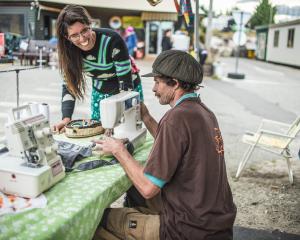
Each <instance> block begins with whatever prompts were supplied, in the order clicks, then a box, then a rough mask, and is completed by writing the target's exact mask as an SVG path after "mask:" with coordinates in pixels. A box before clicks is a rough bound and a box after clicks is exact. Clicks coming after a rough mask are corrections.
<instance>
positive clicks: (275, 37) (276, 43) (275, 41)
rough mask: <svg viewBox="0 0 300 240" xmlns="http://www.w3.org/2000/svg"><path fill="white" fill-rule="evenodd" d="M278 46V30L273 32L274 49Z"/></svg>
mask: <svg viewBox="0 0 300 240" xmlns="http://www.w3.org/2000/svg"><path fill="white" fill-rule="evenodd" d="M278 44H279V30H277V31H275V32H274V43H273V45H274V47H278Z"/></svg>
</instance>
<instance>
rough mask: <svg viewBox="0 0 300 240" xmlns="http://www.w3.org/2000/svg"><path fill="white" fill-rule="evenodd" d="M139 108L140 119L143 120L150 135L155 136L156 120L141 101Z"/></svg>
mask: <svg viewBox="0 0 300 240" xmlns="http://www.w3.org/2000/svg"><path fill="white" fill-rule="evenodd" d="M140 109H141V118H142V121H143V122H144V124H145V126H146V128H147V129H148V131H149V132H150V133H151V135H152V136H153V137H155V135H156V131H157V127H158V124H157V122H156V120H155V119H154V118H153V117H152V116H151V115H150V113H149V110H148V108H147V107H146V105H145V104H144V103H143V102H141V105H140Z"/></svg>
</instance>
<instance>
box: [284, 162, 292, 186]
mask: <svg viewBox="0 0 300 240" xmlns="http://www.w3.org/2000/svg"><path fill="white" fill-rule="evenodd" d="M285 159H286V163H287V166H288V173H289V180H290V183H291V184H293V183H294V178H293V170H292V168H291V161H290V157H285Z"/></svg>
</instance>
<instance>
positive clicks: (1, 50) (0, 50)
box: [0, 33, 5, 57]
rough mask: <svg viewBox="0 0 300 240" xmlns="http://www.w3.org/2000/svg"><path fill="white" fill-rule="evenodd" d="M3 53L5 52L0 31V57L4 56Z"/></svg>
mask: <svg viewBox="0 0 300 240" xmlns="http://www.w3.org/2000/svg"><path fill="white" fill-rule="evenodd" d="M4 53H5V38H4V33H0V57H2V56H4Z"/></svg>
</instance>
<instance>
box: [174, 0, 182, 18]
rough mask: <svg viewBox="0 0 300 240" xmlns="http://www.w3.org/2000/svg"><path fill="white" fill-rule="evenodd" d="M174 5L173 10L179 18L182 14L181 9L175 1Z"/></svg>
mask: <svg viewBox="0 0 300 240" xmlns="http://www.w3.org/2000/svg"><path fill="white" fill-rule="evenodd" d="M174 4H175V8H176V11H177V13H178V15H179V16H181V15H182V13H181V9H180V6H179V4H178V2H177V0H174Z"/></svg>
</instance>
